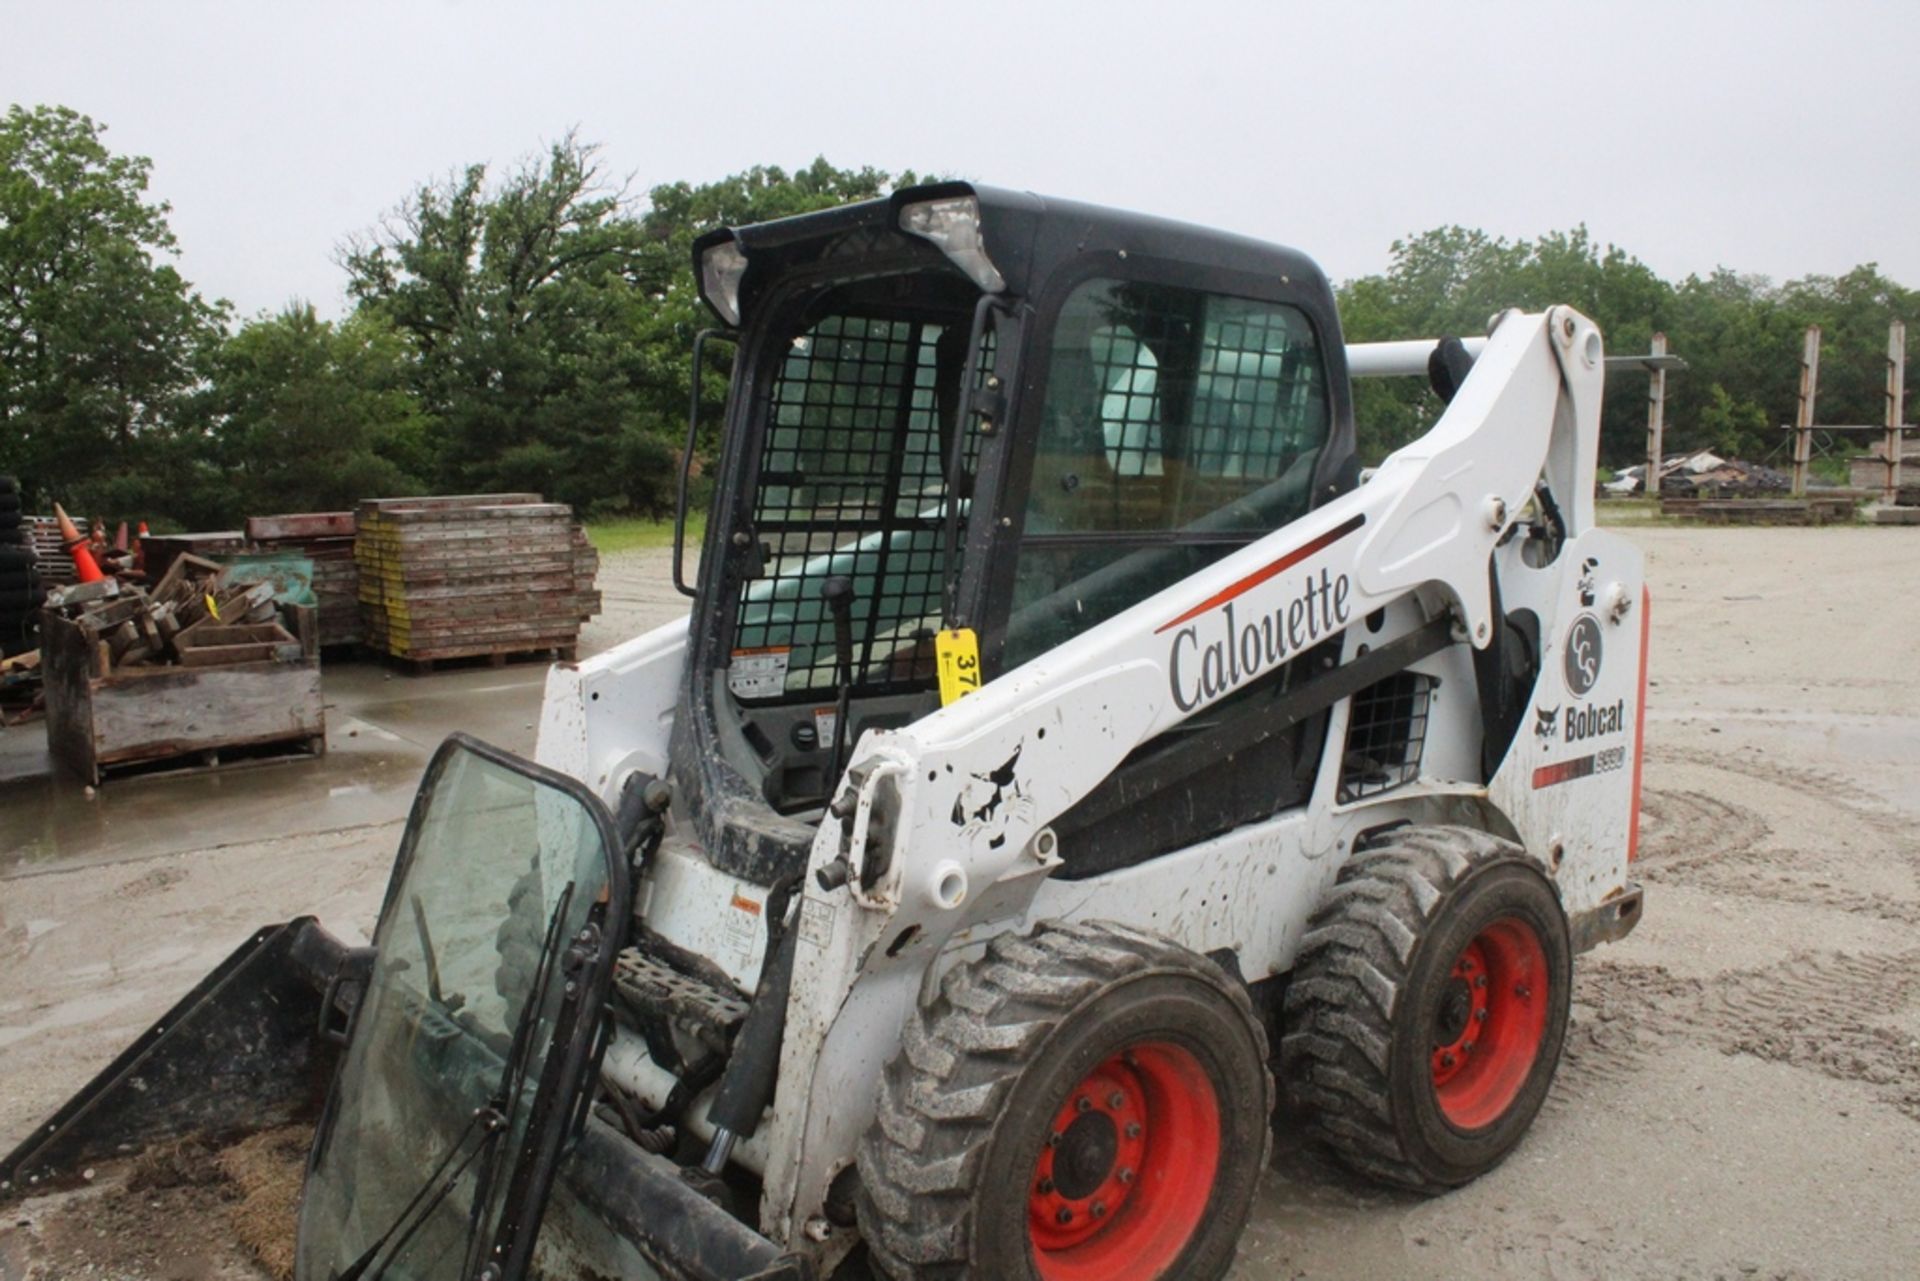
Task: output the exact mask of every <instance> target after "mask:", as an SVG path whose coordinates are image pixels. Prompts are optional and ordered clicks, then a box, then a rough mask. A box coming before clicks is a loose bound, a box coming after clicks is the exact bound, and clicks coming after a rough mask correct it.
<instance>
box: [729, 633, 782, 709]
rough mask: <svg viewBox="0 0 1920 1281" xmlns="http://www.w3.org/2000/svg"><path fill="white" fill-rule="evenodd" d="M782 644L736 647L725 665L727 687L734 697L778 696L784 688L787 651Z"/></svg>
mask: <svg viewBox="0 0 1920 1281" xmlns="http://www.w3.org/2000/svg"><path fill="white" fill-rule="evenodd" d="M788 652H789V651H788V649H787V647H786V646H784V645H780V646H775V647H773V648H770V649H736V650H734V651H733V662H732V663H730V664H729V665H728V666H727V688H728V689H730V690H732V691H733V694H734V697H735V698H778V697H780V695H782V694H784V693H786V692H787V655H788Z"/></svg>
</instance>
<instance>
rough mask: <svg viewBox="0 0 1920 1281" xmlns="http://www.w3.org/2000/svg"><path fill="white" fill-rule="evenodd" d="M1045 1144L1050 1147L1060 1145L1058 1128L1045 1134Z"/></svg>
mask: <svg viewBox="0 0 1920 1281" xmlns="http://www.w3.org/2000/svg"><path fill="white" fill-rule="evenodd" d="M1047 1146H1048V1147H1050V1148H1057V1147H1059V1146H1060V1132H1059V1131H1058V1130H1055V1131H1054V1132H1053V1133H1052V1134H1049V1135H1048V1136H1047Z"/></svg>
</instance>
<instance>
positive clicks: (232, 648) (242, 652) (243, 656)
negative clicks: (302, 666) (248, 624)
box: [180, 638, 300, 667]
mask: <svg viewBox="0 0 1920 1281" xmlns="http://www.w3.org/2000/svg"><path fill="white" fill-rule="evenodd" d="M289 641H290V642H291V638H289ZM299 658H300V646H299V643H298V642H291V643H276V642H274V641H249V642H246V643H244V644H238V645H199V646H195V647H194V648H192V649H189V650H184V651H182V652H181V655H180V666H182V667H227V666H231V665H233V664H235V663H270V662H273V661H275V660H276V659H284V660H291V661H295V662H298V661H299Z"/></svg>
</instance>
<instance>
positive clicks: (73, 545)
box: [53, 503, 106, 583]
mask: <svg viewBox="0 0 1920 1281" xmlns="http://www.w3.org/2000/svg"><path fill="white" fill-rule="evenodd" d="M53 518H54V519H55V520H57V521H59V522H60V541H61V542H63V543H65V544H66V547H67V555H69V556H71V557H72V558H73V576H74V579H75V581H77V582H82V583H97V582H99V581H100V580H101V579H103V578H105V577H106V575H105V574H103V573H101V572H100V566H99V565H98V564H96V563H95V562H94V559H93V553H92V552H90V551H88V550H87V540H86V539H84V538H82V537H80V531H79V530H77V529H75V528H74V527H73V518H72V517H71V516H68V515H67V513H66V512H65V511H64V510H62V509H61V506H60V504H59V503H55V504H54V505H53Z"/></svg>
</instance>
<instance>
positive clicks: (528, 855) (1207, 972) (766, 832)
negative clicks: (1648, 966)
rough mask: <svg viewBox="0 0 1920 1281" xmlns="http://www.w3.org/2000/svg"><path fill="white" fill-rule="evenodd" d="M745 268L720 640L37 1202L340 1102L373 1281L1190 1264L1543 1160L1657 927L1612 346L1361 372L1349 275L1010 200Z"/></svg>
mask: <svg viewBox="0 0 1920 1281" xmlns="http://www.w3.org/2000/svg"><path fill="white" fill-rule="evenodd" d="M694 268H695V271H696V272H697V273H698V278H699V281H700V287H701V291H702V294H703V297H704V298H705V301H706V304H707V305H708V306H709V307H710V308H711V309H712V311H713V312H714V314H715V316H716V317H717V318H718V320H719V321H720V322H721V327H720V328H719V329H718V330H717V331H714V332H713V333H710V334H706V335H702V337H701V339H700V340H699V342H697V343H696V345H695V363H696V385H697V382H698V371H699V367H700V363H701V362H702V361H703V360H704V359H705V350H706V349H707V348H708V347H710V346H711V345H712V342H713V341H715V340H716V338H718V339H724V340H726V341H730V342H732V343H734V344H736V348H735V353H734V356H733V359H732V365H731V371H732V372H731V386H730V392H729V396H728V400H727V404H726V410H725V420H724V423H723V424H722V425H721V429H720V431H719V439H720V450H719V461H718V466H717V486H716V491H715V497H714V499H713V503H712V508H711V512H710V516H709V520H708V522H707V527H706V530H707V532H706V535H705V542H704V545H703V547H702V549H701V553H700V559H699V572H698V580H697V583H695V584H694V585H692V586H687V585H686V584H685V583H684V573H683V568H684V567H683V558H682V555H681V549H680V546H679V543H678V541H677V542H676V547H675V559H674V576H675V581H676V583H677V584H680V585H681V586H682V590H684V591H686V592H687V594H688V595H690V596H691V597H692V598H693V607H692V612H691V615H690V617H689V618H688V619H686V620H684V621H682V622H678V623H675V624H672V625H670V626H667V627H664V628H661V629H660V630H658V631H655V632H652V633H649V634H647V635H645V636H641V637H639V638H637V639H635V640H632V641H630V642H628V643H626V644H624V645H621V646H619V647H617V648H615V649H613V650H611V651H609V652H607V653H604V654H601V655H600V656H598V657H596V658H593V659H591V660H589V661H587V662H583V663H579V664H563V665H560V666H556V667H555V668H554V669H553V670H552V672H551V674H550V676H549V679H548V685H547V692H546V698H545V703H544V708H543V712H542V720H541V724H540V731H539V740H538V750H537V756H538V763H534V762H529V761H525V760H521V759H517V758H515V757H513V756H511V755H509V754H507V753H504V752H501V751H499V750H496V749H494V748H492V747H489V746H487V745H485V744H483V743H480V742H477V741H475V740H472V739H470V738H467V737H465V736H459V735H456V736H455V737H454V738H452V739H451V740H449V741H448V742H447V743H446V744H444V745H443V747H442V748H441V749H440V751H439V752H438V754H437V755H436V756H435V758H434V760H433V762H432V764H431V766H430V767H429V769H428V770H427V773H426V776H425V779H424V781H423V782H422V784H421V787H420V791H419V795H418V798H417V800H416V802H415V807H414V811H413V814H412V816H411V819H410V822H409V825H408V828H407V832H406V836H405V838H404V841H403V844H402V848H401V850H400V853H399V857H398V861H397V864H396V866H395V868H394V871H393V874H392V879H391V883H390V885H389V888H388V891H387V895H386V899H385V905H384V908H383V910H382V912H381V915H380V918H379V923H378V926H377V929H376V931H375V934H374V938H373V943H372V946H371V947H367V948H346V947H343V946H341V945H340V944H339V943H338V942H337V941H335V940H334V939H333V937H332V936H331V935H329V934H328V933H327V932H326V931H325V930H324V929H323V928H321V927H320V926H319V925H318V924H317V923H316V922H314V921H312V920H310V919H302V920H299V921H295V922H292V923H289V924H286V925H281V926H275V927H271V928H269V929H266V930H262V931H261V932H260V933H259V934H258V935H257V936H256V937H255V938H254V939H253V940H252V941H251V942H249V943H248V944H247V946H245V947H243V948H242V949H241V950H240V951H239V952H238V953H236V955H235V956H234V958H233V959H232V960H231V961H230V962H229V963H228V964H227V965H226V966H224V967H223V968H222V969H221V970H220V971H218V972H216V973H215V974H214V975H212V976H210V977H209V979H208V980H207V982H206V983H205V984H203V985H202V988H201V989H199V990H197V991H196V992H195V993H194V994H192V995H190V996H189V998H188V999H187V1000H185V1001H183V1002H182V1003H181V1006H180V1007H179V1008H178V1009H177V1010H176V1011H175V1012H174V1013H173V1014H171V1015H169V1016H168V1018H167V1019H165V1020H163V1021H162V1023H161V1024H159V1025H158V1026H156V1028H155V1029H154V1030H153V1031H152V1032H150V1033H149V1034H148V1035H147V1037H145V1038H143V1039H142V1041H141V1042H139V1043H138V1044H136V1045H134V1046H133V1047H130V1049H129V1050H128V1051H127V1053H126V1054H125V1055H124V1056H122V1059H121V1060H120V1061H119V1062H117V1063H116V1064H114V1065H113V1066H112V1067H111V1068H110V1069H109V1070H108V1071H107V1072H106V1073H104V1074H103V1075H102V1077H101V1078H100V1079H99V1080H98V1081H96V1082H95V1083H94V1084H93V1085H92V1086H90V1087H89V1088H88V1090H87V1091H85V1092H83V1094H82V1095H81V1096H79V1097H78V1098H76V1099H75V1100H74V1101H73V1103H71V1104H70V1105H69V1106H68V1107H67V1108H65V1109H63V1110H62V1112H61V1113H60V1114H58V1115H56V1116H55V1117H54V1118H52V1120H51V1121H50V1122H49V1123H48V1124H47V1125H46V1126H45V1127H43V1128H42V1129H41V1130H40V1131H38V1132H37V1133H36V1135H35V1136H34V1137H33V1138H32V1139H30V1140H29V1141H28V1142H27V1143H26V1144H25V1145H23V1146H22V1147H21V1148H20V1149H19V1150H17V1151H15V1152H14V1153H13V1154H12V1155H11V1156H10V1157H8V1158H7V1161H6V1164H5V1165H4V1166H0V1179H4V1180H5V1181H6V1182H7V1184H8V1186H10V1187H11V1188H13V1189H14V1190H15V1191H18V1190H20V1189H23V1188H28V1187H34V1186H39V1185H40V1184H41V1183H43V1182H45V1181H49V1180H57V1179H59V1178H62V1177H65V1176H67V1175H69V1174H70V1173H71V1172H72V1171H74V1170H75V1169H76V1168H77V1167H78V1165H79V1164H80V1163H82V1162H84V1161H86V1160H88V1159H93V1158H94V1157H96V1156H97V1155H98V1154H101V1153H105V1152H111V1151H114V1150H126V1148H127V1147H129V1146H131V1145H136V1144H138V1143H140V1142H142V1141H145V1140H147V1139H150V1138H152V1137H155V1136H157V1135H160V1134H164V1133H171V1132H178V1131H180V1130H183V1129H201V1130H207V1131H212V1132H224V1131H231V1130H234V1129H238V1128H242V1127H245V1126H248V1125H263V1124H266V1123H269V1122H272V1121H277V1120H279V1119H282V1118H283V1117H286V1116H289V1115H294V1114H297V1113H298V1112H299V1110H300V1109H301V1108H302V1107H303V1106H304V1105H306V1104H307V1103H309V1102H310V1101H312V1100H314V1099H316V1098H319V1097H321V1096H324V1105H323V1107H322V1108H321V1111H320V1115H319V1119H318V1122H317V1131H316V1136H315V1140H314V1144H313V1149H312V1154H311V1157H310V1161H309V1166H308V1172H307V1176H306V1190H305V1194H304V1198H303V1203H302V1208H301V1212H300V1223H299V1242H298V1257H299V1274H300V1276H302V1277H303V1278H312V1279H313V1281H327V1279H337V1281H353V1279H355V1278H373V1277H382V1276H384V1277H396V1278H397V1277H409V1278H448V1279H452V1278H477V1279H486V1281H513V1279H516V1278H519V1277H522V1276H528V1275H547V1276H621V1277H647V1276H656V1275H658V1276H663V1277H669V1278H738V1277H759V1278H774V1277H786V1278H827V1277H831V1276H835V1275H840V1276H854V1275H867V1274H868V1272H867V1270H875V1271H877V1272H878V1273H879V1274H882V1275H884V1276H886V1277H892V1278H896V1279H905V1278H963V1277H964V1278H1038V1279H1040V1281H1082V1279H1087V1281H1091V1279H1093V1278H1118V1279H1136V1278H1137V1279H1139V1281H1146V1279H1148V1278H1190V1277H1199V1278H1211V1277H1218V1276H1220V1275H1222V1274H1223V1273H1224V1272H1225V1271H1226V1270H1227V1268H1228V1267H1229V1265H1230V1263H1231V1260H1232V1258H1233V1254H1234V1250H1235V1245H1236V1240H1237V1238H1238V1237H1239V1235H1240V1233H1241V1231H1242V1228H1243V1226H1244V1224H1245V1221H1246V1219H1247V1215H1248V1212H1249V1208H1250V1206H1251V1203H1252V1198H1253V1194H1254V1190H1255V1185H1256V1182H1257V1180H1258V1179H1259V1177H1260V1174H1261V1171H1262V1169H1263V1167H1264V1166H1265V1164H1266V1162H1267V1158H1268V1155H1269V1152H1270V1149H1271V1146H1272V1144H1273V1143H1274V1142H1275V1141H1276V1136H1277V1138H1278V1141H1279V1142H1282V1143H1297V1142H1301V1141H1303V1140H1304V1139H1306V1138H1307V1137H1309V1136H1311V1137H1312V1138H1314V1139H1316V1140H1318V1141H1319V1142H1321V1143H1324V1144H1325V1145H1326V1146H1327V1147H1328V1148H1330V1149H1331V1150H1332V1151H1333V1152H1334V1153H1336V1154H1337V1155H1338V1156H1339V1157H1340V1158H1341V1159H1343V1160H1344V1161H1346V1162H1348V1163H1349V1164H1350V1165H1352V1166H1353V1167H1354V1168H1356V1169H1357V1170H1359V1171H1362V1172H1364V1173H1365V1174H1367V1175H1370V1176H1374V1177H1376V1178H1378V1179H1381V1180H1384V1181H1386V1182H1388V1183H1391V1184H1396V1185H1400V1186H1403V1187H1407V1188H1413V1189H1418V1190H1421V1191H1426V1192H1440V1191H1444V1190H1446V1189H1448V1188H1451V1187H1454V1186H1457V1185H1459V1184H1461V1183H1464V1182H1466V1181H1467V1180H1470V1179H1472V1178H1474V1177H1475V1176H1476V1175H1479V1174H1480V1173H1482V1172H1484V1171H1486V1170H1487V1169H1489V1168H1490V1167H1492V1166H1494V1165H1495V1164H1497V1163H1498V1162H1499V1161H1500V1160H1501V1159H1502V1158H1504V1157H1505V1156H1506V1155H1507V1154H1508V1153H1509V1152H1511V1151H1512V1149H1513V1148H1514V1146H1515V1144H1516V1143H1518V1142H1519V1141H1520V1139H1521V1137H1522V1135H1523V1134H1524V1132H1525V1130H1526V1129H1527V1127H1528V1125H1529V1123H1530V1122H1531V1121H1532V1119H1533V1117H1534V1115H1535V1113H1536V1112H1537V1110H1538V1109H1539V1107H1540V1104H1541V1101H1542V1098H1543V1097H1544V1095H1545V1093H1546V1091H1547V1088H1548V1085H1549V1082H1550V1081H1551V1079H1552V1077H1553V1073H1554V1070H1555V1067H1556V1064H1557V1062H1558V1060H1559V1057H1560V1052H1561V1043H1562V1038H1563V1034H1564V1032H1565V1029H1566V1025H1567V1018H1568V1008H1569V993H1570V985H1571V972H1570V971H1571V965H1572V960H1573V957H1574V955H1575V954H1577V953H1579V952H1581V951H1583V950H1585V949H1587V948H1590V947H1592V946H1594V945H1595V944H1597V943H1599V942H1602V941H1607V940H1612V939H1617V938H1620V937H1623V936H1624V935H1625V934H1626V933H1627V932H1628V931H1629V930H1631V929H1632V928H1633V927H1634V925H1635V924H1636V923H1637V921H1638V918H1639V913H1640V907H1641V895H1640V890H1639V888H1638V887H1637V886H1636V885H1635V884H1634V883H1633V882H1632V880H1631V879H1630V871H1631V860H1632V858H1633V853H1634V844H1635V839H1636V815H1637V813H1638V799H1639V797H1638V794H1639V787H1640V767H1641V736H1642V718H1641V709H1642V706H1643V702H1644V681H1645V672H1646V645H1647V599H1646V593H1645V590H1644V588H1643V586H1642V570H1641V560H1640V556H1639V554H1638V553H1637V552H1636V551H1635V550H1634V549H1633V548H1632V547H1631V546H1630V545H1629V544H1628V543H1626V542H1625V541H1624V540H1622V539H1621V538H1619V537H1616V536H1614V535H1612V534H1609V533H1606V532H1603V531H1601V530H1598V529H1596V528H1595V523H1594V504H1593V494H1594V481H1595V461H1596V450H1597V447H1598V440H1599V425H1600V398H1601V387H1602V381H1603V376H1604V368H1605V358H1604V355H1603V352H1602V343H1601V336H1600V334H1599V332H1598V331H1597V330H1596V328H1595V327H1594V325H1593V324H1592V323H1591V322H1590V321H1588V320H1587V319H1586V318H1585V317H1583V316H1581V315H1579V314H1577V313H1575V312H1574V311H1572V310H1570V309H1567V308H1563V307H1562V308H1554V309H1552V310H1550V311H1548V312H1546V313H1544V314H1522V313H1519V312H1509V313H1506V314H1504V315H1501V316H1499V317H1497V318H1495V320H1494V321H1493V322H1492V325H1491V328H1490V331H1489V332H1488V334H1487V335H1486V336H1485V337H1484V338H1474V339H1469V340H1465V341H1463V340H1461V339H1458V338H1450V339H1440V340H1426V341H1421V342H1409V343H1392V344H1373V345H1355V346H1348V345H1346V344H1345V343H1344V342H1343V340H1342V337H1341V330H1340V322H1339V318H1338V316H1337V315H1336V312H1335V307H1334V298H1333V293H1332V291H1331V289H1330V288H1329V286H1328V283H1327V280H1326V278H1325V277H1324V276H1323V275H1322V273H1321V272H1320V271H1319V269H1318V268H1316V267H1315V265H1314V264H1313V263H1312V262H1311V261H1309V260H1308V259H1307V258H1305V257H1303V256H1301V255H1300V254H1298V253H1295V252H1293V251H1290V250H1287V249H1283V248H1278V247H1276V246H1273V245H1269V244H1263V243H1259V242H1256V241H1253V240H1249V239H1244V238H1241V237H1237V236H1231V235H1225V234H1221V233H1217V232H1212V231H1206V230H1202V229H1198V228H1194V227H1189V226H1182V225H1176V224H1173V223H1169V222H1164V221H1160V220H1156V219H1150V218H1144V217H1138V216H1133V215H1128V214H1123V213H1117V212H1114V211H1111V210H1106V209H1099V208H1092V207H1088V206H1083V205H1076V204H1070V203H1062V202H1057V201H1052V200H1043V199H1040V198H1038V197H1035V196H1032V195H1024V194H1013V193H1008V192H1004V191H997V190H993V189H989V188H985V187H976V186H972V185H967V184H957V183H953V184H941V185H936V186H924V187H916V188H913V189H910V190H903V191H900V192H898V193H896V194H895V195H893V196H892V197H891V198H889V199H885V200H879V201H872V202H867V203H862V204H857V205H852V206H849V207H845V208H841V209H836V210H832V211H829V212H824V213H816V214H809V215H806V216H803V217H796V218H791V219H786V220H783V221H779V222H774V223H769V224H765V225H759V226H749V227H741V228H731V229H725V230H720V231H716V232H713V233H711V234H709V235H707V236H705V237H704V238H703V239H702V240H700V241H699V242H698V244H697V245H696V249H695V263H694ZM1398 374H1409V375H1417V376H1426V377H1428V378H1429V379H1430V380H1431V382H1432V384H1433V387H1434V389H1435V391H1436V392H1437V393H1438V394H1439V396H1440V397H1442V398H1443V399H1444V400H1445V401H1446V402H1447V403H1446V406H1445V409H1444V411H1443V412H1442V413H1441V415H1440V417H1439V419H1438V421H1437V423H1436V424H1435V426H1434V427H1433V428H1432V430H1431V431H1429V432H1428V433H1427V434H1426V435H1425V436H1423V437H1421V438H1420V439H1418V440H1416V441H1414V442H1413V443H1412V444H1409V445H1407V446H1406V447H1405V448H1403V449H1401V450H1399V451H1398V452H1397V453H1395V454H1393V455H1392V456H1391V457H1389V458H1388V459H1386V461H1385V462H1384V463H1383V464H1382V465H1381V466H1380V467H1379V468H1378V469H1377V470H1376V471H1374V472H1372V473H1371V474H1370V475H1369V476H1367V477H1366V478H1365V479H1364V480H1363V478H1362V476H1361V473H1360V469H1359V468H1358V466H1357V464H1356V459H1355V446H1354V423H1353V401H1352V395H1351V389H1350V381H1349V380H1350V379H1351V378H1354V377H1360V376H1370V375H1398ZM694 405H695V410H694V414H693V416H692V418H693V421H690V423H689V428H688V437H687V440H688V446H689V450H688V453H689V454H691V452H692V446H693V445H694V444H695V443H696V441H698V440H699V439H700V434H699V433H700V424H699V422H698V417H699V413H698V409H699V398H698V393H697V391H696V393H695V399H694ZM685 485H686V482H685V476H684V474H683V476H682V508H681V514H682V517H683V518H684V515H685ZM1276 1116H1277V1118H1278V1119H1277V1120H1276V1119H1275V1118H1276Z"/></svg>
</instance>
